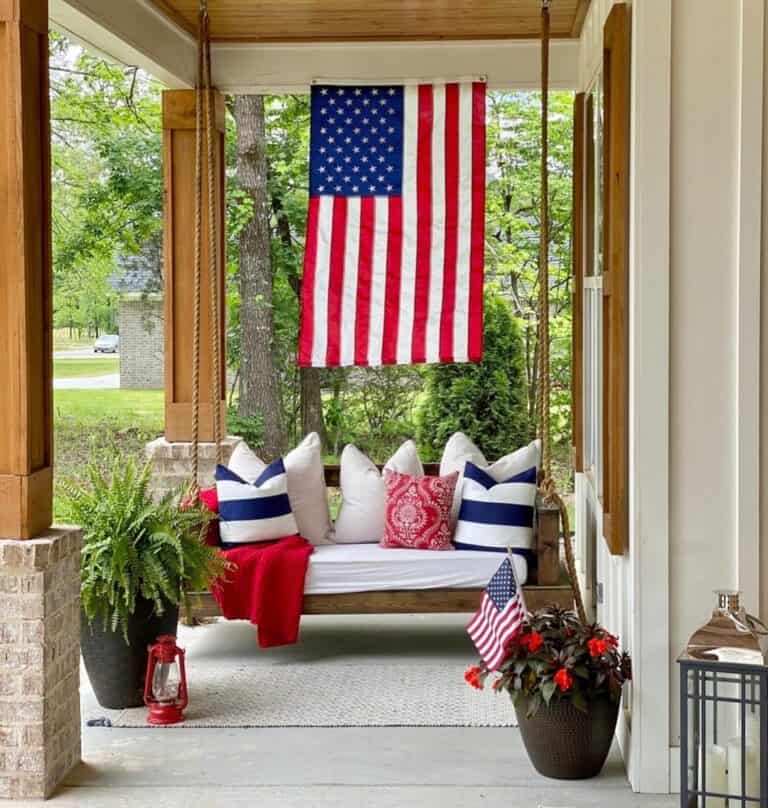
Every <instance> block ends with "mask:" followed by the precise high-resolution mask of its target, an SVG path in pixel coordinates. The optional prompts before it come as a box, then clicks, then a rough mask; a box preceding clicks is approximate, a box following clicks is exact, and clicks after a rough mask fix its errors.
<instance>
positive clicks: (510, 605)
mask: <svg viewBox="0 0 768 808" xmlns="http://www.w3.org/2000/svg"><path fill="white" fill-rule="evenodd" d="M524 617H525V603H524V601H523V593H522V590H521V589H520V585H519V584H518V582H517V576H516V575H515V568H514V564H513V563H512V559H511V558H510V557H509V556H508V557H507V558H505V559H504V561H503V563H502V565H501V566H500V567H499V568H498V569H497V570H496V572H495V573H494V575H493V578H491V580H490V582H489V583H488V588H487V589H486V590H485V591H484V592H483V599H482V601H481V603H480V608H479V609H478V611H477V613H476V614H475V616H474V617H473V618H472V620H471V621H470V623H469V625H468V626H467V632H468V633H469V636H470V637H471V638H472V642H473V643H474V644H475V647H476V648H477V651H478V653H479V654H480V656H481V658H482V659H483V660H484V661H485V664H486V666H487V668H488V670H491V671H495V670H498V668H499V665H501V663H502V662H503V661H504V657H505V656H506V653H507V646H508V645H509V642H510V640H512V639H514V638H515V637H516V636H517V635H518V634H519V632H520V628H521V626H522V624H523V618H524Z"/></svg>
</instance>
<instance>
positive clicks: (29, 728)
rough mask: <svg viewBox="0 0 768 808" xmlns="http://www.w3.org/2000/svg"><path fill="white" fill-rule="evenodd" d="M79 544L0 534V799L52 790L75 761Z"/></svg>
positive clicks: (71, 531) (59, 536)
mask: <svg viewBox="0 0 768 808" xmlns="http://www.w3.org/2000/svg"><path fill="white" fill-rule="evenodd" d="M81 543H82V532H81V531H80V529H79V528H75V527H53V528H50V529H49V530H48V531H47V532H46V533H45V534H44V535H42V536H40V537H38V538H36V539H30V540H27V541H13V540H6V541H0V798H10V799H30V798H38V799H39V798H45V797H49V796H50V795H51V794H52V793H53V791H54V789H55V788H56V786H57V785H58V784H59V783H60V782H61V781H62V780H63V779H64V777H65V776H66V774H67V773H68V772H69V771H70V769H72V768H73V767H74V766H76V765H77V764H78V763H79V762H80V548H81Z"/></svg>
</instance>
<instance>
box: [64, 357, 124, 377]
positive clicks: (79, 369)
mask: <svg viewBox="0 0 768 808" xmlns="http://www.w3.org/2000/svg"><path fill="white" fill-rule="evenodd" d="M119 372H120V360H119V359H118V358H117V357H99V358H98V359H54V360H53V378H54V379H76V378H82V377H86V376H109V375H111V374H113V373H119Z"/></svg>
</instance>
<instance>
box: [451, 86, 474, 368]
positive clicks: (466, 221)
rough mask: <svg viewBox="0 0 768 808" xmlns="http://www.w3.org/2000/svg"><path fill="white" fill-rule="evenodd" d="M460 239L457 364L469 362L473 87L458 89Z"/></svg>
mask: <svg viewBox="0 0 768 808" xmlns="http://www.w3.org/2000/svg"><path fill="white" fill-rule="evenodd" d="M459 131H460V132H461V133H462V136H461V137H460V138H459V222H460V224H461V226H460V227H459V239H458V250H457V255H456V306H455V312H454V317H453V354H454V359H455V361H456V362H466V361H467V359H468V358H469V345H468V342H469V328H468V325H469V281H470V272H469V269H470V267H469V257H470V243H471V241H470V240H471V235H472V234H471V227H470V222H471V221H472V85H471V84H462V85H461V86H460V87H459Z"/></svg>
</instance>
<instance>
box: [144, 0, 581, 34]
mask: <svg viewBox="0 0 768 808" xmlns="http://www.w3.org/2000/svg"><path fill="white" fill-rule="evenodd" d="M151 2H152V3H153V4H154V5H155V6H156V7H157V8H158V9H159V10H161V11H162V12H163V13H164V14H165V15H167V16H168V17H169V18H170V19H172V20H173V21H174V22H175V23H176V24H178V25H179V26H181V27H182V28H183V29H184V30H186V31H188V32H189V33H192V34H194V33H195V32H196V30H197V14H198V6H199V0H151ZM589 2H590V0H553V2H552V6H551V20H552V34H553V36H555V37H560V38H572V37H578V35H579V33H580V31H581V26H582V23H583V21H584V16H585V14H586V11H587V7H588V6H589ZM208 8H209V13H210V18H211V35H212V38H213V40H214V41H219V42H308V43H312V42H330V41H333V42H345V41H379V40H381V41H390V42H391V41H418V40H435V39H453V40H462V39H468V40H478V39H530V38H532V37H535V36H537V35H538V33H539V30H540V13H541V0H369V1H368V2H364V3H360V2H359V0H208Z"/></svg>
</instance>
